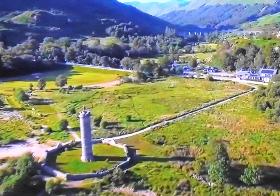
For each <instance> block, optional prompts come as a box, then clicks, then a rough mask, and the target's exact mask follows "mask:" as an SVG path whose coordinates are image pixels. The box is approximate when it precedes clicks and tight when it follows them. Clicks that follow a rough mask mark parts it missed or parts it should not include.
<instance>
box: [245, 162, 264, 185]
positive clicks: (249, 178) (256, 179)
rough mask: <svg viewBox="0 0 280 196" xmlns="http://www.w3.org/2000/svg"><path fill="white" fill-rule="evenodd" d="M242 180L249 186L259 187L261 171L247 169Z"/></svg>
mask: <svg viewBox="0 0 280 196" xmlns="http://www.w3.org/2000/svg"><path fill="white" fill-rule="evenodd" d="M240 180H241V181H242V182H243V183H245V184H246V185H248V186H252V185H258V184H260V183H261V171H260V169H259V168H257V167H254V166H249V167H247V168H245V170H244V172H243V174H242V175H241V177H240Z"/></svg>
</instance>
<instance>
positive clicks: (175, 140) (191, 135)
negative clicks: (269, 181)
mask: <svg viewBox="0 0 280 196" xmlns="http://www.w3.org/2000/svg"><path fill="white" fill-rule="evenodd" d="M158 137H165V144H164V145H156V144H154V142H153V141H156V140H157V138H158ZM211 140H224V141H227V142H228V150H229V154H230V157H231V159H232V160H234V161H237V162H239V163H242V164H254V165H266V166H278V165H279V162H280V158H279V157H280V150H279V148H278V146H279V144H280V124H277V123H272V122H270V121H269V120H268V119H267V118H266V117H265V115H264V114H263V113H261V112H259V111H258V110H256V109H255V108H254V106H253V97H252V96H251V95H249V96H246V97H242V98H240V99H238V100H235V101H233V102H231V103H229V104H227V105H223V106H219V107H218V108H214V109H212V110H209V111H207V112H204V113H202V114H199V115H197V116H194V117H191V118H189V119H186V120H184V121H182V122H178V123H176V124H174V125H171V126H169V127H166V128H163V129H159V130H157V131H154V132H150V133H147V134H144V135H142V136H135V137H132V138H128V139H125V140H122V141H121V142H122V143H126V144H128V145H130V146H134V147H135V148H136V149H138V155H142V156H147V157H153V158H154V159H148V160H141V159H140V162H139V164H137V165H136V166H134V167H133V168H132V169H131V170H132V171H133V172H135V173H137V174H138V175H140V176H142V177H143V178H144V179H145V181H146V182H147V183H148V184H149V185H150V188H151V189H152V190H154V191H155V192H156V193H158V194H161V195H171V194H173V193H174V192H175V190H176V189H177V186H178V185H179V184H180V183H179V182H181V181H182V180H183V181H184V180H185V181H188V183H189V184H190V187H191V188H190V190H191V192H192V193H193V194H194V195H263V194H268V195H273V194H275V195H278V194H279V193H278V192H277V191H271V190H269V189H267V190H265V189H264V188H260V187H249V188H237V187H233V186H232V185H228V184H227V185H225V186H224V187H223V188H219V187H214V188H210V187H208V186H205V185H202V184H201V183H199V182H197V181H196V180H194V179H193V178H192V177H190V174H191V173H192V172H193V167H194V165H190V164H186V165H180V166H178V164H177V163H176V162H174V163H170V162H168V161H166V162H163V161H157V160H156V158H158V159H159V160H161V158H162V157H167V158H168V157H169V155H167V154H166V152H167V150H168V149H170V148H176V147H183V146H185V147H189V149H190V153H192V154H193V155H196V158H197V159H208V155H209V154H208V153H209V149H208V148H209V147H208V143H209V142H210V141H211ZM195 163H196V162H193V164H195Z"/></svg>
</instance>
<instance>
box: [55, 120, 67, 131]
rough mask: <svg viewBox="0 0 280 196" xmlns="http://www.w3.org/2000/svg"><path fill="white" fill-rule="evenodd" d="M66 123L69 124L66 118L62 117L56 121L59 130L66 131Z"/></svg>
mask: <svg viewBox="0 0 280 196" xmlns="http://www.w3.org/2000/svg"><path fill="white" fill-rule="evenodd" d="M68 125H69V122H68V120H66V119H62V120H61V121H59V123H58V128H59V130H61V131H66V130H67V129H68Z"/></svg>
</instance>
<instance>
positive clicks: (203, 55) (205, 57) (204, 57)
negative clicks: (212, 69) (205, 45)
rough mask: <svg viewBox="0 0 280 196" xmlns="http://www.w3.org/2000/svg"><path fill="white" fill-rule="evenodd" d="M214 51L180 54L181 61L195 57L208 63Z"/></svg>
mask: <svg viewBox="0 0 280 196" xmlns="http://www.w3.org/2000/svg"><path fill="white" fill-rule="evenodd" d="M214 54H215V52H207V53H195V54H185V55H182V56H180V57H179V58H180V60H181V61H189V60H191V59H192V58H196V59H197V60H199V61H200V62H202V63H210V62H211V61H212V58H213V56H214Z"/></svg>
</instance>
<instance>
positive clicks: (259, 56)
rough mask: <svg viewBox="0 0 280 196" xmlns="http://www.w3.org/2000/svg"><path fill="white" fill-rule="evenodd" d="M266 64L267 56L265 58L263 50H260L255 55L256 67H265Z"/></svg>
mask: <svg viewBox="0 0 280 196" xmlns="http://www.w3.org/2000/svg"><path fill="white" fill-rule="evenodd" d="M264 65H265V58H264V56H263V53H262V51H261V50H260V51H259V52H258V53H257V55H256V57H255V59H254V68H257V69H259V68H262V67H264Z"/></svg>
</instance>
